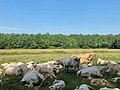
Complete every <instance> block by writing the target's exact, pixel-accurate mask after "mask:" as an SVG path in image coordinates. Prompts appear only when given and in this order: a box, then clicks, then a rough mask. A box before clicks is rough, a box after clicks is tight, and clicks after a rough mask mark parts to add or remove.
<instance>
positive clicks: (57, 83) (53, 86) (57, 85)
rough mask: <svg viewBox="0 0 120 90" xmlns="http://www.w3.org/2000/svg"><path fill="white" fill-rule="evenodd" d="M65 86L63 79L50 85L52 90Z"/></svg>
mask: <svg viewBox="0 0 120 90" xmlns="http://www.w3.org/2000/svg"><path fill="white" fill-rule="evenodd" d="M64 87H65V82H64V81H63V80H55V81H54V82H53V84H52V86H50V87H49V89H50V90H61V89H62V88H64Z"/></svg>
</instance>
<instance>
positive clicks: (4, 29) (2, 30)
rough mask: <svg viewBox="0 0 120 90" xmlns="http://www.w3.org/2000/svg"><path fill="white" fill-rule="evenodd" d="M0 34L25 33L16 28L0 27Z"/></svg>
mask: <svg viewBox="0 0 120 90" xmlns="http://www.w3.org/2000/svg"><path fill="white" fill-rule="evenodd" d="M0 33H25V32H24V29H21V28H17V27H8V26H0Z"/></svg>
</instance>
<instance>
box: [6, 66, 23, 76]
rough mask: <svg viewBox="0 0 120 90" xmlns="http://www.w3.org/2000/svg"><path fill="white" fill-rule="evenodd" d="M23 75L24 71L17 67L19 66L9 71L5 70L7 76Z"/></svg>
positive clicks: (12, 67)
mask: <svg viewBox="0 0 120 90" xmlns="http://www.w3.org/2000/svg"><path fill="white" fill-rule="evenodd" d="M14 74H15V75H16V76H18V75H22V69H21V68H20V67H17V66H11V67H9V68H7V69H5V76H6V75H14Z"/></svg>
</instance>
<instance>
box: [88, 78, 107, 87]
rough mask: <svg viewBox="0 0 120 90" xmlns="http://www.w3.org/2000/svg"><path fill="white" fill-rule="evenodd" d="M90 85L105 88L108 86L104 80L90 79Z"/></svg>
mask: <svg viewBox="0 0 120 90" xmlns="http://www.w3.org/2000/svg"><path fill="white" fill-rule="evenodd" d="M90 83H91V85H100V86H105V85H107V84H108V81H107V80H105V79H92V80H91V81H90Z"/></svg>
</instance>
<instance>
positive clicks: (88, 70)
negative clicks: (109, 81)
mask: <svg viewBox="0 0 120 90" xmlns="http://www.w3.org/2000/svg"><path fill="white" fill-rule="evenodd" d="M77 76H78V77H79V76H83V77H85V76H86V77H87V78H88V79H92V76H100V77H102V76H103V75H102V74H101V73H100V71H99V70H98V69H97V68H95V67H85V68H83V69H80V70H79V71H77Z"/></svg>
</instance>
